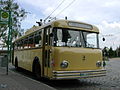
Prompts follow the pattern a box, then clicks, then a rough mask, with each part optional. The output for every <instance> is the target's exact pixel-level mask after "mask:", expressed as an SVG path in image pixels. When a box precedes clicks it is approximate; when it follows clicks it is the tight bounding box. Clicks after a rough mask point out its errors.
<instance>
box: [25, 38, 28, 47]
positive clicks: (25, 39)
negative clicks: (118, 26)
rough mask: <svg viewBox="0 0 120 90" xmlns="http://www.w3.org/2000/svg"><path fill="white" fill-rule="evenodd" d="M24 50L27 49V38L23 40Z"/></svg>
mask: <svg viewBox="0 0 120 90" xmlns="http://www.w3.org/2000/svg"><path fill="white" fill-rule="evenodd" d="M24 48H28V37H27V38H25V39H24Z"/></svg>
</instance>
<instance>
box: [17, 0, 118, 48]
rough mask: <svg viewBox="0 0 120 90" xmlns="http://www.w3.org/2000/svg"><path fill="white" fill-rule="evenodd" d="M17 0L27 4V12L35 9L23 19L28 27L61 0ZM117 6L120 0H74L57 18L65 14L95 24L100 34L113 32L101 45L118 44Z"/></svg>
mask: <svg viewBox="0 0 120 90" xmlns="http://www.w3.org/2000/svg"><path fill="white" fill-rule="evenodd" d="M72 1H73V0H65V1H64V3H63V4H62V5H61V6H60V7H59V9H58V10H57V11H56V12H55V13H53V14H52V16H53V17H54V16H56V15H57V14H58V13H60V12H61V10H63V9H64V8H65V7H66V6H67V5H68V4H69V3H70V2H72ZM18 2H19V3H21V4H20V5H21V6H22V5H23V6H24V5H27V8H30V9H31V11H28V12H32V11H33V8H34V9H36V10H37V12H36V13H32V14H31V15H29V16H28V18H26V20H25V21H24V23H23V24H24V27H27V28H28V27H31V25H34V24H35V21H36V20H39V19H40V18H41V17H40V15H39V14H40V13H42V14H43V16H44V18H45V17H47V16H48V15H49V14H50V13H51V12H52V11H53V10H54V9H55V8H56V7H57V6H58V5H59V4H60V3H61V2H62V0H18ZM119 8H120V0H75V2H74V3H73V4H72V5H71V6H70V7H69V8H67V9H65V10H64V11H63V12H62V13H60V14H59V15H58V16H57V18H64V17H65V16H67V17H68V19H70V20H71V19H72V20H77V21H83V22H88V23H91V24H95V25H97V26H98V27H99V28H100V32H101V34H104V35H108V34H114V35H113V36H107V37H106V41H105V42H104V43H102V45H101V46H106V45H107V46H115V45H116V46H117V45H120V43H119V42H120V38H119V35H120V33H118V32H119V31H120V22H119V21H120V10H119ZM25 24H27V26H25ZM28 25H29V26H28ZM115 33H116V34H115ZM101 42H102V41H101ZM116 46H115V47H116Z"/></svg>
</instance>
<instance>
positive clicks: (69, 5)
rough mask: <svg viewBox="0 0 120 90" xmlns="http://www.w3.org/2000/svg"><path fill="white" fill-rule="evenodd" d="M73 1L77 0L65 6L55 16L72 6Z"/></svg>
mask: <svg viewBox="0 0 120 90" xmlns="http://www.w3.org/2000/svg"><path fill="white" fill-rule="evenodd" d="M73 2H75V0H72V1H71V2H70V3H69V4H68V5H67V6H66V7H65V8H63V9H62V10H61V11H60V12H59V13H58V14H57V15H55V16H54V18H55V17H56V16H58V15H59V14H60V13H62V12H63V11H64V10H65V9H67V8H68V7H70V6H71V5H72V4H73Z"/></svg>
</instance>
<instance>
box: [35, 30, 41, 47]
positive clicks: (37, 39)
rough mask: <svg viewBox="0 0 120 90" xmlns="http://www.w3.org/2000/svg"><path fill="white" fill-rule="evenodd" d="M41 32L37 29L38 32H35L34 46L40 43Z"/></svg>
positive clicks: (38, 45)
mask: <svg viewBox="0 0 120 90" xmlns="http://www.w3.org/2000/svg"><path fill="white" fill-rule="evenodd" d="M41 33H42V31H39V32H36V33H35V37H34V39H35V47H40V46H41V45H42V42H41V39H42V38H41Z"/></svg>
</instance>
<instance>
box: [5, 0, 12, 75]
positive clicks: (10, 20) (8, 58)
mask: <svg viewBox="0 0 120 90" xmlns="http://www.w3.org/2000/svg"><path fill="white" fill-rule="evenodd" d="M10 1H11V0H9V4H8V7H9V11H8V12H9V20H8V27H9V29H8V39H7V48H8V56H7V67H6V70H7V71H6V74H7V75H8V69H9V61H10V60H11V44H12V25H11V24H12V19H11V2H10Z"/></svg>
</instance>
